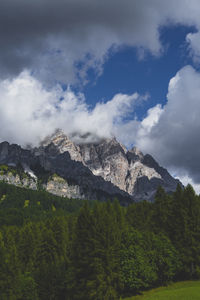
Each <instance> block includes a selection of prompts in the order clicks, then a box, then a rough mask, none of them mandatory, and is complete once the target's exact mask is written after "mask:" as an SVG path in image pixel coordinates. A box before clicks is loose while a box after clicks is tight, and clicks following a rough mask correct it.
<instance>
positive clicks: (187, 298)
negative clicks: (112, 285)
mask: <svg viewBox="0 0 200 300" xmlns="http://www.w3.org/2000/svg"><path fill="white" fill-rule="evenodd" d="M124 300H200V281H184V282H177V283H174V284H171V285H169V286H167V287H160V288H157V289H153V290H150V291H148V292H144V293H143V294H142V295H141V296H133V297H130V298H125V299H124Z"/></svg>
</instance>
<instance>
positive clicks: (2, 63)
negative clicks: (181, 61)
mask: <svg viewBox="0 0 200 300" xmlns="http://www.w3.org/2000/svg"><path fill="white" fill-rule="evenodd" d="M177 1H178V2H179V0H177ZM177 1H168V2H167V3H165V1H160V0H148V1H147V0H140V1H137V0H123V1H120V0H109V1H106V0H101V1H95V0H84V1H83V0H34V1H27V0H18V1H14V0H1V1H0V75H1V77H7V76H11V75H16V74H18V73H19V72H21V71H22V70H23V69H25V68H26V69H31V70H32V71H33V72H34V74H35V75H36V76H37V77H39V78H40V79H43V80H47V81H48V80H49V79H52V78H53V79H56V80H61V81H64V82H69V83H70V82H73V81H74V80H75V76H76V75H75V74H76V73H77V67H76V62H78V61H80V60H81V61H82V66H83V68H82V70H81V72H80V74H79V75H80V76H82V77H85V73H86V71H87V68H88V67H93V68H95V70H96V71H97V73H98V72H101V66H102V63H103V62H104V59H105V57H106V54H107V51H108V49H109V48H110V47H111V46H113V45H115V47H118V46H121V45H124V44H126V45H133V46H137V47H139V48H140V47H144V48H146V49H149V50H150V51H152V53H154V54H158V53H159V50H160V44H159V35H158V28H159V26H160V25H161V24H165V23H166V20H167V18H169V16H170V17H171V19H173V20H174V21H175V22H179V21H181V20H182V19H184V22H185V20H186V21H188V20H187V17H186V16H184V14H183V16H182V10H181V9H179V11H180V16H179V15H176V13H175V7H176V6H177V3H175V4H174V2H177ZM192 2H193V4H192V5H191V7H192V8H194V6H195V3H196V1H192ZM181 3H182V5H183V6H185V5H186V4H185V3H187V1H185V0H183V1H181ZM183 11H184V10H183ZM192 11H193V10H192ZM188 22H190V21H188ZM79 71H80V70H79Z"/></svg>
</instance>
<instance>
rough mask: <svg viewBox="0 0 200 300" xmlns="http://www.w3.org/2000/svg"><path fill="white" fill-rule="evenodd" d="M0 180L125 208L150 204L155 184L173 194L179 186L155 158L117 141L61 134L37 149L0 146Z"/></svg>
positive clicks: (56, 134)
mask: <svg viewBox="0 0 200 300" xmlns="http://www.w3.org/2000/svg"><path fill="white" fill-rule="evenodd" d="M0 180H5V181H6V182H8V183H11V184H15V185H18V186H23V187H27V188H31V189H38V188H43V189H46V190H47V191H49V192H51V193H54V194H57V195H59V196H67V197H71V198H87V199H98V200H105V199H114V198H118V199H119V200H120V202H122V203H123V204H124V205H126V204H128V203H130V202H131V201H133V200H135V201H140V200H144V199H146V200H149V201H152V200H153V198H154V195H155V192H156V190H157V187H158V186H159V185H161V186H163V187H164V189H165V190H166V191H167V192H172V191H174V190H175V189H176V186H177V183H178V182H179V181H178V180H176V179H174V178H173V177H172V176H171V175H170V174H169V173H168V171H167V170H166V169H164V168H162V167H160V166H159V165H158V163H157V162H156V161H155V160H154V159H153V157H151V156H150V155H148V154H147V155H143V154H142V152H140V151H139V150H138V149H137V148H135V147H134V148H133V149H131V150H127V149H126V148H125V147H124V146H123V145H122V144H121V143H119V142H118V141H117V140H116V139H115V138H112V139H102V140H100V141H98V142H95V143H94V142H93V143H87V144H86V143H85V144H83V143H82V144H77V143H74V142H73V141H71V140H70V139H69V138H68V137H67V136H66V135H65V134H64V133H63V132H62V131H61V130H57V131H56V132H55V133H54V134H53V135H51V136H49V137H47V138H46V139H45V140H44V141H43V142H42V143H41V144H40V146H39V147H37V148H30V149H23V148H21V147H20V146H18V145H10V144H9V143H8V142H3V143H0Z"/></svg>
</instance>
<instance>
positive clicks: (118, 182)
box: [42, 130, 177, 200]
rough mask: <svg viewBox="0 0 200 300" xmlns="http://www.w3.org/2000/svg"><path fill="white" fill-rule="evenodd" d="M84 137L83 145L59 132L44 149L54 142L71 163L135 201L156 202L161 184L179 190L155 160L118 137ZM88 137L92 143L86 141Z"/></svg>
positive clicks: (173, 180)
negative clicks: (127, 145)
mask: <svg viewBox="0 0 200 300" xmlns="http://www.w3.org/2000/svg"><path fill="white" fill-rule="evenodd" d="M76 137H77V134H76ZM81 137H82V139H81V142H77V143H75V142H73V141H71V140H70V139H69V138H68V137H67V136H66V135H65V134H64V132H63V131H62V130H57V131H56V132H55V133H54V134H53V135H52V136H50V137H47V138H46V139H45V141H44V142H43V143H42V146H43V147H44V146H47V145H49V144H51V143H52V144H53V145H54V146H55V147H56V149H58V151H59V152H60V153H64V152H68V153H69V155H70V157H71V159H72V160H75V161H79V162H81V163H82V164H83V165H84V166H86V167H87V168H89V169H90V170H91V171H92V173H93V174H94V175H95V176H101V177H102V178H103V179H104V180H106V181H110V182H111V183H112V184H114V185H115V186H117V187H118V188H120V189H121V190H123V191H125V192H127V193H129V194H130V195H131V196H133V197H134V198H135V199H141V197H142V198H143V199H147V200H151V199H153V196H154V194H155V192H156V189H157V187H158V186H159V185H162V186H163V187H164V188H165V189H166V190H167V191H173V190H175V189H176V185H177V180H175V179H174V178H173V177H172V176H171V175H170V174H169V173H168V172H167V170H165V169H164V168H162V167H160V166H159V165H158V163H157V162H156V161H155V160H154V159H153V157H151V156H150V155H148V154H147V155H143V153H142V152H141V151H140V150H139V149H138V148H137V147H133V148H132V149H130V150H127V149H126V147H125V146H124V145H123V144H121V143H120V142H118V141H117V139H116V138H115V137H111V138H105V139H97V138H95V139H91V134H89V133H88V134H87V135H86V140H84V139H83V138H84V137H83V136H81ZM88 137H89V138H90V139H89V140H90V142H86V141H87V140H88ZM75 140H76V139H75ZM91 140H95V142H91ZM77 141H80V139H77ZM83 141H85V142H83Z"/></svg>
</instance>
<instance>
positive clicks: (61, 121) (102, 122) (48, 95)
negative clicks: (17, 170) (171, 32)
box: [0, 71, 141, 145]
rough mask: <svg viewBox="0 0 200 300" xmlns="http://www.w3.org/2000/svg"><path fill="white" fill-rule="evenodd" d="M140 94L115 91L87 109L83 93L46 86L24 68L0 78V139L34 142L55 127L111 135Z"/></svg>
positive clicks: (22, 142)
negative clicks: (115, 93) (14, 73)
mask: <svg viewBox="0 0 200 300" xmlns="http://www.w3.org/2000/svg"><path fill="white" fill-rule="evenodd" d="M140 98H141V97H140V96H139V95H138V94H137V93H134V94H133V95H123V94H117V95H115V96H114V97H113V99H111V100H110V101H108V102H106V103H100V102H99V103H97V104H96V106H95V107H94V108H93V109H90V108H89V107H88V106H87V104H86V102H85V98H84V96H83V95H82V94H79V95H75V94H74V93H73V92H72V91H71V90H70V88H68V89H67V90H66V91H63V89H61V87H60V86H57V87H54V88H52V89H50V90H48V89H46V88H45V87H44V86H43V85H42V84H41V83H40V82H39V81H38V80H37V79H35V78H34V77H33V76H32V75H30V73H29V72H28V71H24V72H22V73H21V74H20V75H19V76H18V77H16V78H15V79H12V80H10V79H9V80H8V79H7V80H3V81H1V82H0V107H1V110H0V128H1V134H0V139H1V141H4V140H8V141H9V142H12V143H19V144H21V145H26V144H28V143H31V144H33V145H37V144H38V143H39V141H41V140H42V139H43V138H44V137H46V136H47V135H49V134H52V132H53V131H54V130H55V129H56V128H61V129H63V130H64V131H65V132H66V133H67V134H69V135H72V136H74V135H75V137H77V135H76V133H78V135H79V136H81V135H86V134H87V133H88V132H89V133H91V136H94V137H95V136H96V137H98V138H101V137H102V138H103V137H111V136H112V134H113V132H114V131H115V128H117V127H120V125H121V124H122V123H123V119H124V118H125V117H127V115H128V114H129V113H130V112H131V111H132V110H133V108H134V105H136V104H137V101H140Z"/></svg>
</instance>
